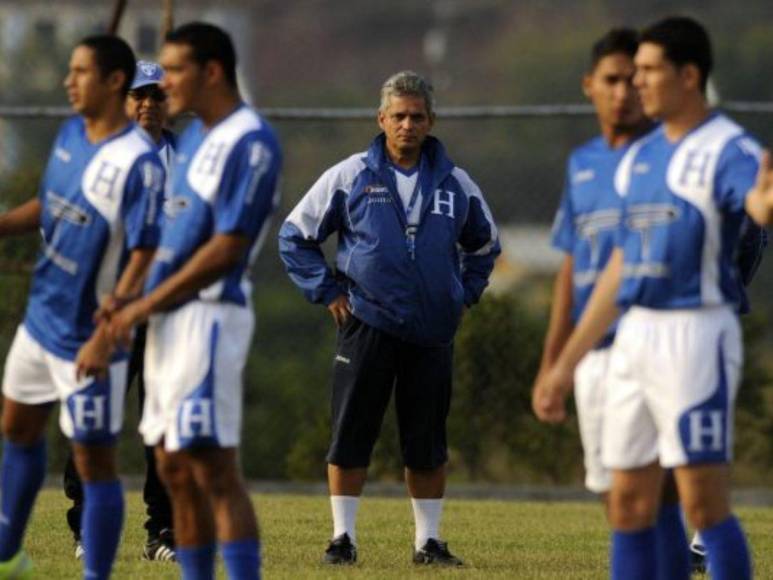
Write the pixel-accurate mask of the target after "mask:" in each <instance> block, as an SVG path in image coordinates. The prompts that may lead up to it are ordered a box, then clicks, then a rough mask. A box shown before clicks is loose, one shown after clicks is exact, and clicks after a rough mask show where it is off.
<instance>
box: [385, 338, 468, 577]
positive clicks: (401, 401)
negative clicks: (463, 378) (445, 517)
mask: <svg viewBox="0 0 773 580" xmlns="http://www.w3.org/2000/svg"><path fill="white" fill-rule="evenodd" d="M398 353H399V356H398V364H397V368H398V372H397V382H396V388H395V410H396V412H397V422H398V426H399V429H400V448H401V451H402V456H403V461H404V463H405V466H406V469H405V475H406V477H405V479H406V483H407V486H408V493H409V494H410V496H411V504H412V506H413V514H414V522H415V536H414V557H413V561H414V563H416V564H440V565H446V566H460V565H461V564H462V561H461V560H460V559H459V558H457V557H455V556H454V555H452V554H451V553H450V552H449V551H448V546H447V544H446V543H445V542H443V541H442V539H441V535H440V519H441V516H442V512H443V497H444V495H445V486H446V462H447V461H448V446H447V442H446V420H447V418H448V411H449V409H450V407H451V390H452V375H453V348H452V347H451V346H442V347H419V346H416V345H412V344H407V343H401V344H400V348H399V350H398Z"/></svg>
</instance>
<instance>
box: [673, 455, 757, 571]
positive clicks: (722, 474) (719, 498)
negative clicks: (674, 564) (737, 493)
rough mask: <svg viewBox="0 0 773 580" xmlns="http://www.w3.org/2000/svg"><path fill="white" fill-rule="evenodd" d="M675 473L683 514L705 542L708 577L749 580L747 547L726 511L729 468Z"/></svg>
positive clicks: (700, 467) (690, 468)
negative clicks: (709, 573) (709, 569)
mask: <svg viewBox="0 0 773 580" xmlns="http://www.w3.org/2000/svg"><path fill="white" fill-rule="evenodd" d="M675 471H676V479H677V483H678V485H679V494H680V496H681V498H682V505H683V506H684V511H685V515H686V517H687V519H688V521H689V522H690V524H691V525H692V526H693V527H694V528H695V529H696V530H699V531H700V534H701V536H702V538H703V541H704V542H705V546H706V552H707V555H708V559H709V563H710V568H711V577H712V578H715V579H719V580H724V579H730V578H738V579H739V580H742V579H744V578H751V560H750V556H749V547H748V545H747V543H746V538H745V536H744V533H743V530H742V528H741V525H740V523H739V522H738V520H737V518H736V517H735V516H734V515H733V514H732V511H731V509H730V469H729V466H728V465H727V464H715V465H710V464H704V465H689V466H684V467H679V468H677V469H676V470H675Z"/></svg>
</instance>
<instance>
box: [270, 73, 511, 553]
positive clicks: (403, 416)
mask: <svg viewBox="0 0 773 580" xmlns="http://www.w3.org/2000/svg"><path fill="white" fill-rule="evenodd" d="M434 120H435V116H434V100H433V94H432V87H431V86H430V85H429V84H428V83H427V82H426V81H425V80H424V79H423V78H421V77H420V76H418V75H417V74H415V73H413V72H408V71H406V72H400V73H397V74H395V75H394V76H392V77H391V78H389V79H388V80H387V81H386V82H385V83H384V85H383V87H382V90H381V107H380V108H379V111H378V124H379V127H380V128H381V130H382V131H383V132H382V133H381V134H380V135H378V136H377V137H376V138H375V140H374V141H373V142H372V143H371V145H370V147H369V149H368V150H367V151H366V152H362V153H356V154H354V155H352V156H351V157H349V158H348V159H345V160H344V161H342V162H340V163H338V164H337V165H335V166H333V167H332V168H330V169H328V170H327V171H326V172H325V173H324V174H323V175H322V177H320V178H319V180H318V181H317V182H316V183H315V184H314V185H313V186H312V188H311V189H310V190H309V191H308V193H307V194H306V195H305V196H304V197H303V199H302V200H301V201H300V203H299V204H298V205H297V206H296V207H295V209H294V210H293V211H292V213H290V215H289V216H288V218H287V220H286V221H285V223H284V225H283V226H282V229H281V230H280V233H279V250H280V255H281V257H282V260H283V261H284V263H285V266H286V268H287V271H288V273H289V275H290V278H291V279H292V280H293V282H295V284H296V285H298V286H299V287H300V288H301V289H302V290H303V292H304V294H305V295H306V297H307V298H308V299H309V300H310V301H311V302H314V303H321V304H324V305H326V306H327V308H328V310H329V311H330V313H331V314H332V316H333V319H334V321H335V323H336V325H337V327H338V341H337V347H336V356H335V363H334V365H335V366H334V370H333V397H332V399H333V400H332V406H333V438H332V442H331V444H330V450H329V452H328V456H327V460H328V483H329V486H330V495H331V497H330V503H331V507H332V511H333V539H332V541H331V542H330V545H329V546H328V548H327V551H326V553H325V562H327V563H330V564H352V563H354V562H355V561H356V559H357V550H356V545H357V535H356V529H355V523H356V521H355V520H356V514H357V508H358V505H359V499H360V495H361V493H362V489H363V486H364V484H365V479H366V475H367V467H368V464H369V462H370V455H371V452H372V450H373V445H374V443H375V441H376V438H377V437H378V433H379V429H380V427H381V422H382V420H383V416H384V412H385V411H386V407H387V404H388V403H389V399H390V398H391V396H392V391H393V390H394V391H395V406H396V409H397V418H398V423H399V428H400V446H401V450H402V455H403V461H404V462H405V466H406V469H405V479H406V483H407V486H408V492H409V493H410V495H411V502H412V504H413V511H414V517H415V522H416V535H415V542H414V548H415V549H414V556H413V561H414V563H416V564H441V565H449V566H458V565H461V563H462V562H461V560H460V559H459V558H457V557H455V556H454V555H453V554H451V553H450V552H449V550H448V547H447V545H446V543H445V542H443V541H442V540H441V537H440V532H439V528H440V516H441V511H442V507H443V496H444V493H445V482H446V476H445V464H446V461H447V457H448V455H447V448H446V417H447V415H448V410H449V406H450V402H451V375H452V350H453V346H452V345H453V338H454V334H455V332H456V328H457V326H458V324H459V321H460V319H461V315H462V311H463V309H464V308H465V307H470V306H472V305H473V304H475V303H477V302H478V299H479V298H480V296H481V294H482V292H483V289H484V288H485V287H486V285H487V284H488V277H489V274H490V273H491V270H492V269H493V266H494V259H495V258H496V256H497V255H498V254H499V242H498V240H497V229H496V226H495V225H494V221H493V219H492V217H491V212H490V211H489V209H488V206H487V205H486V202H485V201H484V200H483V196H482V194H481V191H480V189H479V188H478V186H477V185H475V183H474V182H473V181H472V179H470V177H469V175H467V173H466V172H465V171H463V170H462V169H461V168H459V167H457V166H456V165H455V164H454V163H453V162H452V161H451V160H450V159H449V158H448V156H447V155H446V152H445V149H444V148H443V145H442V144H441V143H440V141H438V140H437V139H435V138H434V137H431V136H430V135H429V132H430V130H431V129H432V126H433V123H434ZM333 233H336V234H337V235H338V251H337V259H336V266H337V273H336V274H335V275H334V274H333V272H332V271H331V270H330V267H329V266H328V265H327V263H326V261H325V257H324V255H323V254H322V251H321V249H320V245H321V244H322V243H323V242H324V241H325V239H326V238H327V237H328V236H330V235H331V234H333Z"/></svg>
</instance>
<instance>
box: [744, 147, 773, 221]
mask: <svg viewBox="0 0 773 580" xmlns="http://www.w3.org/2000/svg"><path fill="white" fill-rule="evenodd" d="M746 213H748V214H749V217H751V218H752V219H753V220H754V221H755V222H757V223H758V224H759V225H761V226H765V225H768V224H770V223H772V222H773V167H771V162H770V152H769V151H765V152H764V153H763V154H762V159H761V160H760V169H759V171H758V172H757V183H756V184H755V185H754V188H753V189H752V190H751V191H750V192H749V195H747V196H746Z"/></svg>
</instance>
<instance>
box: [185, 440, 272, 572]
mask: <svg viewBox="0 0 773 580" xmlns="http://www.w3.org/2000/svg"><path fill="white" fill-rule="evenodd" d="M186 453H187V456H188V458H189V461H190V464H191V467H192V470H193V475H194V478H195V480H196V485H197V487H198V488H199V489H200V490H201V491H202V493H203V495H204V496H205V497H206V498H207V500H208V501H209V504H210V506H211V509H212V514H213V516H214V521H215V530H216V535H217V540H218V542H219V544H220V548H221V553H222V556H223V561H224V562H225V566H226V569H227V571H228V576H229V577H230V578H244V579H249V578H258V572H259V570H260V544H259V535H258V523H257V517H256V516H255V509H254V507H253V505H252V501H251V499H250V496H249V493H248V492H247V487H246V485H245V483H244V479H243V477H242V474H241V469H240V467H239V460H238V453H237V450H236V449H235V448H216V447H201V448H194V449H191V450H189V451H187V452H186Z"/></svg>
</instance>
